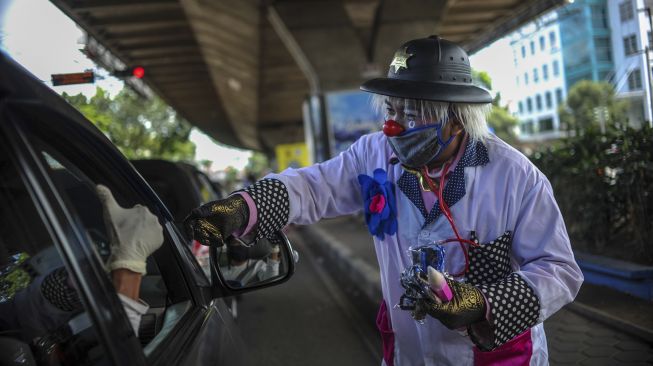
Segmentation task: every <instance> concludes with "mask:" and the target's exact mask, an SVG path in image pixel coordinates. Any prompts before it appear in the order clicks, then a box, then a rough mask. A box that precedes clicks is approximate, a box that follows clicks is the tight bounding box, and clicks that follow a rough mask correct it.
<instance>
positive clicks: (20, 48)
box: [0, 0, 516, 170]
mask: <svg viewBox="0 0 653 366" xmlns="http://www.w3.org/2000/svg"><path fill="white" fill-rule="evenodd" d="M82 42H83V32H82V31H81V30H80V29H79V28H78V27H77V26H76V25H75V23H74V22H73V21H72V20H71V19H70V18H68V17H67V16H66V15H65V14H64V13H62V12H61V11H60V10H59V9H58V8H57V7H55V6H54V5H53V4H52V3H50V2H49V1H48V0H0V45H1V47H2V49H3V50H4V51H5V52H7V53H9V55H11V56H12V57H13V58H14V59H16V60H17V61H18V62H19V63H20V64H22V65H23V66H24V67H25V68H27V69H28V70H29V71H31V72H32V73H33V74H34V75H35V76H36V77H38V78H39V79H41V80H42V81H43V82H44V83H45V84H47V85H50V86H51V82H50V75H51V74H58V73H69V72H81V71H84V70H87V69H92V70H94V71H95V72H96V75H99V76H100V79H99V80H97V81H96V83H95V85H93V84H81V85H69V86H57V87H53V89H54V90H55V91H56V92H57V93H63V92H66V93H68V94H78V93H83V94H84V95H86V96H92V95H93V94H94V93H95V88H96V86H99V87H101V88H103V89H105V90H108V91H109V94H110V95H116V94H117V93H118V92H119V91H120V90H121V89H122V88H123V82H122V81H120V80H118V79H116V78H114V77H111V76H110V75H108V73H107V72H106V71H105V70H102V69H98V68H97V67H96V66H95V65H94V64H93V62H92V61H91V60H89V59H88V58H87V57H86V56H85V55H84V54H82V53H81V52H80V49H81V48H82V47H83V44H82ZM470 62H471V64H472V67H473V68H474V69H476V70H480V71H486V72H488V73H489V74H490V76H491V78H492V82H493V89H494V91H500V92H501V94H502V101H503V102H504V103H507V102H509V101H510V99H511V98H512V96H513V95H516V90H515V88H516V86H515V82H514V80H515V75H514V71H513V69H514V67H513V64H512V50H511V49H510V45H509V41H508V40H507V39H505V38H504V39H501V40H499V41H497V42H495V43H493V44H492V45H490V46H489V47H486V48H485V49H482V50H481V51H479V52H477V53H476V54H474V55H472V56H471V57H470ZM366 104H367V103H366ZM191 141H193V142H194V143H195V144H196V146H197V150H196V160H198V161H201V160H212V161H213V167H212V168H213V169H214V170H222V169H224V168H226V167H227V166H233V167H235V168H237V169H243V168H244V166H245V165H246V164H247V161H248V158H249V156H251V154H252V152H251V151H245V150H239V149H233V148H230V147H228V146H225V145H222V144H219V143H216V142H215V141H213V140H212V139H211V138H210V137H208V136H207V135H205V134H203V133H202V132H201V131H199V130H197V129H194V130H193V132H192V133H191Z"/></svg>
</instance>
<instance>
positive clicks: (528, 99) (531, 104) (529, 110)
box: [526, 98, 533, 113]
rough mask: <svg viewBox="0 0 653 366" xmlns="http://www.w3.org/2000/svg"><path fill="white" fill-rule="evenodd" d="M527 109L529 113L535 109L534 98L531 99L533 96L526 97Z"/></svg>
mask: <svg viewBox="0 0 653 366" xmlns="http://www.w3.org/2000/svg"><path fill="white" fill-rule="evenodd" d="M526 110H527V111H528V113H531V112H532V111H533V100H531V98H526Z"/></svg>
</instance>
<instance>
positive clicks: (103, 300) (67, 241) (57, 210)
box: [0, 101, 145, 365]
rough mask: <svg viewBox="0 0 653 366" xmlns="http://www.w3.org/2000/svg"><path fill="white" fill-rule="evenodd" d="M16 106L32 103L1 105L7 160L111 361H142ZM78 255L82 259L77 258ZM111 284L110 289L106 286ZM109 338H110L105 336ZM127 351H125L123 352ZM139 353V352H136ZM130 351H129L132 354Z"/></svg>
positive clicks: (0, 127) (101, 272)
mask: <svg viewBox="0 0 653 366" xmlns="http://www.w3.org/2000/svg"><path fill="white" fill-rule="evenodd" d="M17 105H22V106H28V107H31V106H33V105H34V103H30V102H24V101H5V102H3V103H2V105H1V106H0V141H3V142H4V144H5V146H6V147H7V150H8V152H9V154H10V155H11V156H10V159H12V160H13V162H14V163H15V165H16V168H17V169H18V171H19V173H20V174H21V176H22V177H21V178H22V180H23V183H24V184H25V188H26V189H27V190H28V191H29V194H30V196H31V197H32V202H33V203H34V206H35V207H36V209H37V211H38V213H39V216H40V217H41V220H42V222H43V224H44V226H45V227H46V229H47V230H48V232H49V234H50V237H51V238H52V240H53V245H54V246H55V247H56V248H57V251H58V252H59V254H60V255H61V259H62V261H63V263H64V266H65V268H66V270H67V271H68V273H69V275H70V276H71V277H70V278H71V279H72V281H73V282H74V284H75V285H76V287H77V290H78V294H79V296H80V300H81V301H82V302H83V303H84V305H85V306H84V309H85V311H86V312H87V313H88V314H89V317H90V318H91V321H92V323H93V327H94V330H95V332H96V334H97V336H98V338H99V339H98V341H99V342H100V343H101V344H102V347H103V349H104V351H105V352H106V353H107V356H108V358H109V359H110V360H111V361H112V362H113V363H114V364H128V363H129V364H135V365H145V359H144V357H138V356H136V357H131V356H128V355H129V354H133V353H134V351H135V350H136V347H138V348H139V349H140V345H139V344H138V342H137V340H136V337H134V336H133V333H131V334H132V336H131V337H130V336H129V335H128V334H130V332H129V330H130V329H129V328H128V327H127V325H128V323H125V322H116V321H115V319H114V315H115V312H114V308H115V307H116V306H121V305H120V302H119V301H117V296H116V295H115V290H113V288H112V286H111V284H110V283H109V281H108V279H107V277H106V275H105V274H104V270H103V269H102V267H101V266H100V265H99V264H98V261H97V257H96V256H95V254H94V253H93V252H92V251H91V250H90V248H89V247H88V245H87V244H86V243H85V239H84V238H83V236H82V234H81V232H80V231H79V230H78V228H77V227H76V225H75V223H74V221H73V218H72V217H71V215H70V213H69V212H68V210H67V209H66V208H65V206H64V204H63V201H62V199H61V197H60V196H59V193H58V192H57V190H56V189H53V188H54V185H53V184H52V182H51V181H50V178H49V176H48V174H47V172H46V171H45V170H44V167H43V166H42V164H41V161H40V159H38V155H37V154H38V153H37V152H35V151H34V150H33V149H32V147H31V144H30V143H29V141H28V139H27V136H26V135H25V132H24V131H22V129H21V126H20V123H19V121H20V118H21V117H20V116H17V115H16V111H15V107H16V106H17ZM80 259H83V260H84V262H83V263H80V261H79V260H80ZM109 286H111V288H109ZM112 293H113V295H112ZM109 340H112V341H109ZM125 350H127V352H125ZM139 353H140V354H142V351H141V352H139ZM132 356H133V355H132Z"/></svg>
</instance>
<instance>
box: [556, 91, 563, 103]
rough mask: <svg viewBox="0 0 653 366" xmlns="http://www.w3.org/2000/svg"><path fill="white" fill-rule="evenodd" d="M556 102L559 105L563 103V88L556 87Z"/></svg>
mask: <svg viewBox="0 0 653 366" xmlns="http://www.w3.org/2000/svg"><path fill="white" fill-rule="evenodd" d="M556 103H557V104H558V105H560V104H562V89H560V88H558V89H556Z"/></svg>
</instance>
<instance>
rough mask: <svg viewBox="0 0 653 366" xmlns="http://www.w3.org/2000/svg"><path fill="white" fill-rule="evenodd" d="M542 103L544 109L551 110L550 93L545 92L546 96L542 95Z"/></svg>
mask: <svg viewBox="0 0 653 366" xmlns="http://www.w3.org/2000/svg"><path fill="white" fill-rule="evenodd" d="M544 103H546V109H551V108H553V100H552V98H551V92H546V94H544Z"/></svg>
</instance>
